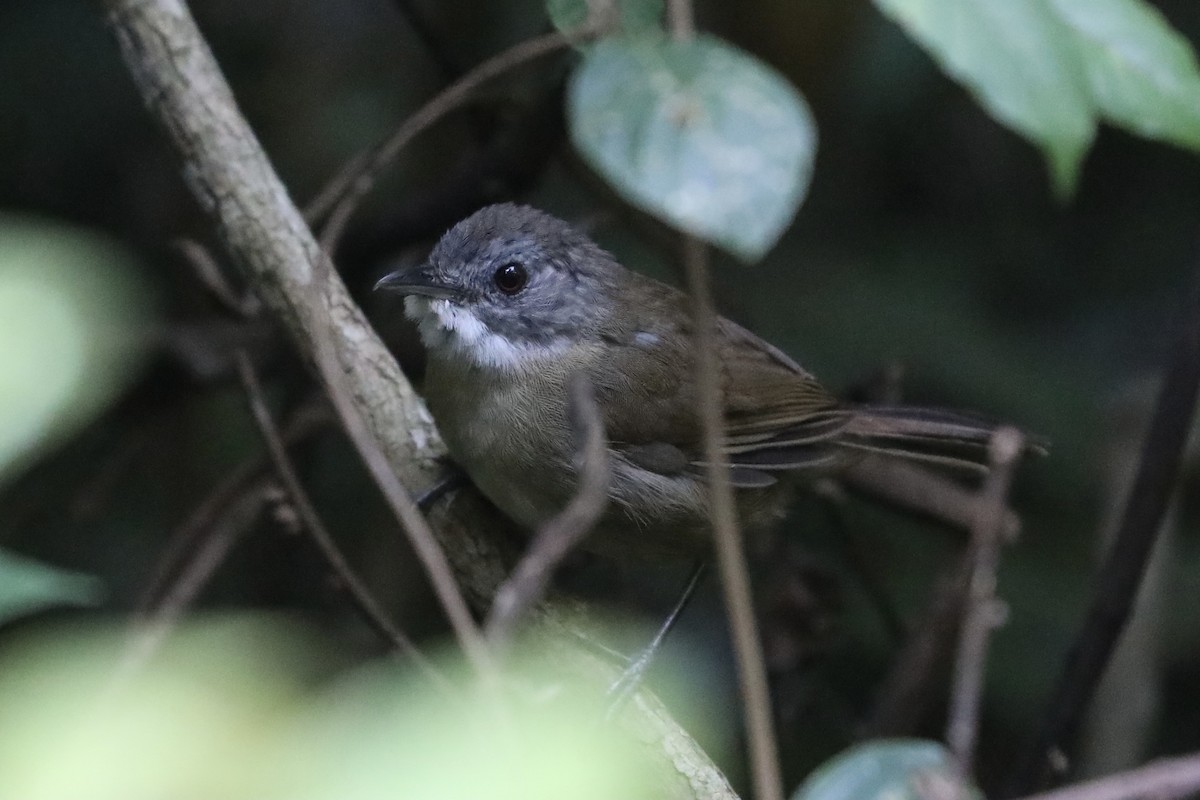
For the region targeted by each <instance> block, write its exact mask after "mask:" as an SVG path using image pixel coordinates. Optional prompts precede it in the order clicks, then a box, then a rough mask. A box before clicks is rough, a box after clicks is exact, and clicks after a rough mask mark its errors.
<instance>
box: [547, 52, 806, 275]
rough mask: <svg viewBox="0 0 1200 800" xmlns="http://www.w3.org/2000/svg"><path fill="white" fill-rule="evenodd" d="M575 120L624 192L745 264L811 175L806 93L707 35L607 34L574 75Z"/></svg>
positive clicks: (584, 141) (577, 133) (772, 235)
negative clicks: (615, 36)
mask: <svg viewBox="0 0 1200 800" xmlns="http://www.w3.org/2000/svg"><path fill="white" fill-rule="evenodd" d="M568 121H569V125H570V131H571V138H572V140H573V141H574V142H575V146H576V147H577V148H578V149H579V151H580V152H581V153H582V154H583V156H584V158H585V159H587V161H588V162H589V163H590V164H591V165H592V166H593V167H594V168H595V169H596V170H597V171H598V172H600V174H602V175H603V176H604V177H605V178H606V179H607V180H608V181H609V182H610V183H611V184H612V185H613V186H614V187H615V188H616V189H617V191H618V192H619V193H620V194H621V195H622V196H623V197H625V199H627V200H628V201H629V202H631V203H633V204H634V205H636V206H638V207H640V208H642V209H644V210H645V211H647V212H649V213H651V214H654V215H655V216H657V217H660V218H661V219H663V220H665V221H666V222H668V223H670V224H672V225H674V226H675V227H677V228H679V229H681V230H683V231H685V232H687V233H691V234H693V235H695V236H699V237H701V238H703V239H706V240H708V241H710V242H712V243H714V244H717V245H719V246H721V247H724V248H725V249H727V250H729V251H730V252H732V253H733V254H735V255H737V256H738V257H740V258H742V259H744V260H746V261H755V260H758V259H759V258H761V257H762V256H763V254H764V253H766V251H767V250H768V249H770V247H771V246H772V245H773V244H775V242H776V241H777V240H778V239H779V236H780V235H781V234H782V233H783V231H784V229H785V228H786V227H787V225H788V223H789V222H790V221H791V219H792V216H793V215H794V214H795V212H796V209H797V207H799V205H800V202H801V201H802V200H803V198H804V194H805V192H806V191H807V189H808V183H809V179H810V177H811V174H812V162H813V156H814V153H815V150H816V127H815V125H814V124H813V121H812V116H811V114H810V113H809V111H808V107H807V106H806V105H805V103H804V100H803V99H802V98H801V97H800V95H799V94H798V93H797V92H796V90H795V89H794V88H793V87H792V86H791V84H789V83H788V81H787V80H786V79H785V78H784V77H783V76H781V75H779V74H778V73H777V72H775V71H774V70H772V69H770V68H769V67H767V66H765V65H764V64H762V63H761V62H759V61H758V60H757V59H755V58H753V57H751V56H749V55H747V54H746V53H744V52H742V51H741V50H738V49H736V48H734V47H732V46H730V45H727V44H725V43H723V42H720V41H718V40H716V39H713V38H711V37H705V36H702V37H698V38H696V39H694V40H691V41H688V42H677V41H671V40H666V39H663V40H657V41H648V40H645V39H637V40H635V39H628V38H618V39H609V40H605V41H602V42H600V43H599V44H597V45H596V46H595V47H594V48H593V49H592V50H590V51H589V52H588V53H587V54H586V56H585V57H584V61H583V63H582V64H581V65H580V67H579V69H578V70H577V71H576V72H575V74H574V75H573V76H572V80H571V85H570V90H569V96H568Z"/></svg>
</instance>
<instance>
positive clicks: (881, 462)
mask: <svg viewBox="0 0 1200 800" xmlns="http://www.w3.org/2000/svg"><path fill="white" fill-rule="evenodd" d="M838 482H839V483H842V484H844V485H845V486H846V488H848V489H850V490H851V491H854V492H857V493H859V494H866V495H869V496H870V497H872V498H874V499H876V500H882V501H883V502H885V503H887V504H888V505H891V506H895V507H897V508H901V509H903V510H905V511H908V512H909V513H912V514H917V515H919V516H922V517H926V518H928V519H930V520H933V521H936V522H938V523H940V524H943V525H949V526H950V527H952V528H957V529H958V530H962V531H969V530H971V526H972V524H973V523H974V520H975V518H976V516H977V515H978V507H979V503H980V497H979V494H978V493H977V492H974V491H971V490H970V489H967V488H965V487H963V486H962V485H961V484H958V483H955V482H954V481H953V480H950V479H949V478H946V477H944V476H942V475H939V474H937V473H935V472H932V471H930V470H928V469H925V468H923V467H920V466H918V465H916V464H909V463H907V462H905V461H902V460H900V459H896V458H891V459H889V458H882V457H879V456H867V457H866V458H863V459H862V460H861V461H858V462H857V463H855V464H853V465H851V466H850V467H849V468H847V469H845V470H843V471H842V472H841V473H839V475H838ZM1003 525H1004V538H1005V539H1006V540H1009V539H1012V538H1014V537H1015V536H1016V535H1017V532H1018V530H1019V529H1020V527H1021V523H1020V520H1019V519H1018V518H1017V515H1016V514H1014V513H1013V512H1012V510H1011V509H1005V510H1004V520H1003Z"/></svg>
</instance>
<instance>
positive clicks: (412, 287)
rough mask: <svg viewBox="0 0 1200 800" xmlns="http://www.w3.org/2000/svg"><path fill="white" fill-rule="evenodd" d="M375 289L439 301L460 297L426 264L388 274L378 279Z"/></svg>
mask: <svg viewBox="0 0 1200 800" xmlns="http://www.w3.org/2000/svg"><path fill="white" fill-rule="evenodd" d="M375 289H376V290H379V289H384V290H386V291H389V292H396V293H398V294H415V295H420V296H421V297H435V298H438V299H441V300H445V299H448V298H455V297H461V296H462V291H461V290H460V289H459V288H458V287H457V286H453V285H451V284H450V283H449V282H447V281H446V280H445V279H444V278H441V277H439V276H438V275H437V274H436V273H435V272H434V271H433V268H432V267H430V266H429V265H428V264H413V265H411V266H407V267H401V268H400V269H398V270H396V271H395V272H389V273H388V274H387V275H384V276H383V277H382V278H380V279H379V282H378V283H376V284H375Z"/></svg>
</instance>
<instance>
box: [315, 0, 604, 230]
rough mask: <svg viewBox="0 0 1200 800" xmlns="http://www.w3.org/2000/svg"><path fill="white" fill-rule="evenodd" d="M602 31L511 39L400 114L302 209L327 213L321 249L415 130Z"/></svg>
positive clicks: (589, 28) (592, 26) (593, 27)
mask: <svg viewBox="0 0 1200 800" xmlns="http://www.w3.org/2000/svg"><path fill="white" fill-rule="evenodd" d="M600 31H601V28H600V26H599V24H597V23H594V22H589V23H586V24H585V25H584V26H583V27H581V28H580V29H578V30H576V31H573V32H571V33H560V32H558V31H555V32H554V33H547V34H545V35H543V36H538V37H536V38H534V39H529V40H527V41H524V42H521V43H519V44H516V45H513V46H512V47H510V48H509V49H508V50H505V51H504V52H502V53H500V54H498V55H496V56H493V57H492V58H490V59H488V60H487V61H485V62H483V63H482V64H480V65H479V66H477V67H475V68H474V69H472V70H471V71H470V72H468V73H466V74H465V75H463V76H462V77H461V78H459V79H458V80H457V81H455V82H454V83H452V84H451V85H450V86H448V87H447V88H446V89H444V90H442V91H441V92H440V93H439V94H438V95H437V96H436V97H434V98H433V99H432V100H430V101H429V102H427V103H426V104H425V105H423V106H422V107H421V108H420V109H418V110H417V112H416V113H415V114H413V115H412V116H410V117H408V118H407V119H406V120H404V122H402V123H401V124H400V127H398V128H397V129H396V131H395V132H394V133H393V134H392V135H391V136H389V137H388V138H387V139H386V140H384V142H383V143H382V144H380V145H378V146H377V147H376V148H374V149H373V150H371V151H369V152H367V153H364V154H362V155H360V156H357V157H355V158H354V159H352V160H351V161H350V163H348V164H347V165H346V167H345V168H343V170H342V171H341V172H340V173H338V174H337V175H336V176H334V178H333V179H332V180H331V181H330V182H329V183H328V184H326V186H325V188H323V189H322V190H321V191H320V192H319V193H318V194H317V196H316V197H315V198H314V199H313V200H312V201H311V202H310V203H309V204H308V207H307V208H306V209H305V218H306V219H307V220H308V221H309V222H317V221H319V220H321V219H323V218H325V217H326V216H328V218H327V219H326V221H325V228H324V230H323V231H322V233H321V246H322V249H324V251H325V252H326V253H330V254H332V253H333V252H334V251H335V249H336V247H337V242H338V240H339V239H340V238H341V235H342V233H343V231H344V230H345V228H346V224H347V223H348V222H349V220H350V217H351V215H353V213H354V211H355V209H357V208H358V204H359V203H360V202H361V201H362V199H363V198H364V197H365V196H366V195H367V193H369V192H370V191H371V189H372V188H373V187H374V186H375V181H376V180H377V178H378V177H379V174H380V173H381V172H382V171H383V170H384V169H385V168H386V167H387V166H388V165H389V164H390V163H391V162H392V161H393V160H394V159H395V158H396V156H397V155H399V153H400V151H401V150H403V149H404V148H405V147H406V146H407V145H408V143H409V142H411V141H412V140H413V139H414V138H416V137H417V135H419V134H420V133H422V132H423V131H425V130H426V129H428V128H429V127H430V126H431V125H433V124H434V123H436V122H437V121H438V120H440V119H442V118H443V117H445V116H446V115H447V114H449V113H450V112H451V111H454V110H455V109H457V108H459V107H461V106H462V105H464V104H465V103H466V101H467V100H469V99H470V98H471V96H472V95H473V94H474V93H475V91H476V90H477V89H478V88H479V87H480V86H482V85H483V84H484V83H487V82H488V81H490V80H492V79H493V78H496V77H498V76H500V75H503V74H504V73H506V72H508V71H510V70H512V69H514V68H516V67H518V66H521V65H522V64H526V63H528V62H530V61H533V60H535V59H537V58H541V57H542V56H546V55H549V54H551V53H555V52H558V51H559V50H564V49H566V48H567V47H570V46H571V45H572V44H576V43H578V42H581V41H584V40H586V39H588V38H591V37H593V36H595V35H597V34H598V33H599V32H600Z"/></svg>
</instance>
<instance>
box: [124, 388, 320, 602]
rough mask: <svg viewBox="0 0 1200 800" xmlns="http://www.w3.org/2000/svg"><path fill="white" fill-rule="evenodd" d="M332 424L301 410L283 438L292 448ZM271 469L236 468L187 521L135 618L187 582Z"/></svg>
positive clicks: (263, 464) (249, 463) (250, 462)
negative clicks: (201, 548)
mask: <svg viewBox="0 0 1200 800" xmlns="http://www.w3.org/2000/svg"><path fill="white" fill-rule="evenodd" d="M329 422H330V420H329V418H328V416H327V415H326V414H325V413H323V408H322V409H317V408H315V407H314V406H312V405H305V406H301V407H300V408H298V409H297V410H296V412H295V413H293V414H292V416H291V418H290V419H289V420H288V422H287V424H286V425H285V426H284V429H283V432H282V434H281V436H282V438H283V441H284V442H285V443H286V444H287V445H288V446H289V447H290V446H291V445H294V444H296V443H297V442H299V441H302V440H304V439H306V438H308V437H309V436H311V435H313V434H314V433H317V432H318V431H320V430H321V429H322V428H323V427H324V426H325V425H326V424H328V423H329ZM267 468H268V464H267V461H266V459H265V458H263V457H261V456H253V457H251V458H249V459H247V460H245V461H243V462H242V463H240V464H238V465H237V466H236V467H234V468H233V469H232V470H231V471H230V472H229V474H228V475H227V476H226V477H225V478H224V479H223V480H221V481H220V482H219V483H218V484H217V485H216V486H215V487H213V489H212V490H211V491H210V492H209V493H208V494H207V495H206V496H205V497H204V499H203V500H201V501H200V503H199V504H198V505H197V506H196V507H195V509H194V510H193V511H192V513H191V514H190V515H189V516H188V518H187V519H186V520H184V522H183V523H182V524H180V525H179V526H178V527H176V528H175V530H173V531H172V532H171V535H170V536H168V537H167V545H166V547H165V548H163V551H162V553H161V555H159V557H158V559H157V562H156V564H155V566H154V569H153V571H152V573H151V577H150V580H149V581H147V583H146V587H145V588H144V589H143V590H142V592H141V595H140V597H139V599H138V601H137V603H136V605H135V611H134V613H135V615H141V616H146V615H149V614H151V613H154V612H155V611H156V610H157V609H160V608H161V607H162V606H163V605H164V603H165V602H166V600H165V598H166V597H167V596H169V595H170V594H171V593H172V592H175V591H176V589H175V588H173V587H174V585H175V583H176V582H178V581H180V580H183V578H182V577H180V575H182V574H183V571H186V570H189V569H192V568H191V567H189V566H188V565H187V560H191V559H195V558H197V557H198V556H197V555H196V552H197V551H198V545H197V543H198V542H202V537H204V536H208V535H211V531H210V529H211V528H213V527H214V526H216V525H218V524H219V521H220V520H221V519H222V518H223V517H224V516H225V515H227V514H228V513H230V512H229V509H230V508H231V507H233V506H235V505H237V504H239V503H241V502H243V498H244V496H245V495H246V494H247V493H250V492H253V491H256V490H257V487H258V486H259V484H260V483H261V481H262V479H263V476H264V473H265V472H266V470H267Z"/></svg>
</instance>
